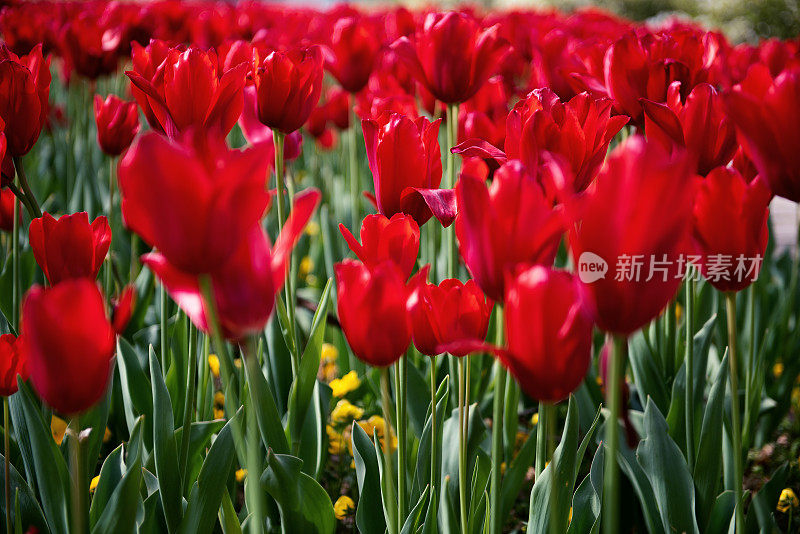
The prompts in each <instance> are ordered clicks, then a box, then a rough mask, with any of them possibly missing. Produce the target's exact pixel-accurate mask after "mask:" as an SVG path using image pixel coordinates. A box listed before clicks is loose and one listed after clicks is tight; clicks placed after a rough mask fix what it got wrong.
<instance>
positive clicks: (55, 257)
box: [28, 211, 111, 285]
mask: <svg viewBox="0 0 800 534" xmlns="http://www.w3.org/2000/svg"><path fill="white" fill-rule="evenodd" d="M28 238H29V240H30V244H31V249H33V256H34V257H35V258H36V263H38V264H39V267H41V269H42V271H43V272H44V275H45V277H47V281H48V282H49V283H50V285H56V284H58V283H59V282H61V281H62V280H70V279H73V278H88V279H90V280H94V279H95V278H97V273H98V272H99V271H100V266H101V265H103V260H105V258H106V254H107V253H108V249H109V247H110V246H111V228H110V227H109V226H108V219H107V218H106V217H105V215H101V216H100V217H98V218H96V219H95V220H94V221H93V222H92V223H91V224H89V215H88V214H87V213H86V212H85V211H82V212H79V213H73V214H71V215H62V216H61V217H59V218H58V219H55V218H53V216H52V215H50V214H49V213H46V212H45V214H44V215H43V216H42V217H40V218H38V219H34V220H32V221H31V225H30V228H29V229H28Z"/></svg>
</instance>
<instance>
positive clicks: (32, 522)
mask: <svg viewBox="0 0 800 534" xmlns="http://www.w3.org/2000/svg"><path fill="white" fill-rule="evenodd" d="M5 461H6V459H5V457H4V456H3V455H2V454H0V465H4V464H5ZM8 474H9V480H10V489H11V493H12V494H13V495H15V503H14V510H12V514H11V519H12V521H13V522H15V523H16V525H17V526H18V527H20V528H22V525H25V528H26V529H27V528H28V527H29V526H34V527H36V528H38V529H39V532H42V533H46V532H50V528H49V527H48V526H47V521H46V520H45V518H44V512H42V508H41V507H40V506H39V503H38V501H37V500H36V495H34V493H33V490H32V489H31V488H30V486H28V483H27V482H25V479H24V478H22V476H21V475H20V474H19V471H17V469H16V468H15V467H14V464H9V465H8ZM5 482H6V474H5V469H3V468H0V488H2V487H5ZM0 491H2V490H0ZM5 514H6V501H5V499H4V498H2V497H0V516H3V517H4V516H5Z"/></svg>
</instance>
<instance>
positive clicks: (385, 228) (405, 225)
mask: <svg viewBox="0 0 800 534" xmlns="http://www.w3.org/2000/svg"><path fill="white" fill-rule="evenodd" d="M339 231H340V232H341V233H342V236H343V237H344V239H345V241H347V246H349V247H350V250H352V251H353V253H354V254H355V255H356V256H358V259H359V260H361V261H362V262H363V263H364V264H365V265H367V266H368V267H370V268H372V267H377V266H378V265H379V264H380V263H382V262H383V261H386V260H390V261H392V262H393V263H394V264H395V265H397V267H398V268H399V269H400V272H402V273H403V275H404V276H405V278H406V279H408V277H409V276H411V272H412V271H413V270H414V266H415V265H416V263H417V255H418V254H419V226H417V223H416V222H415V221H414V219H412V218H411V217H409V216H408V215H404V214H402V213H396V214H394V215H392V218H391V219H388V218H386V217H384V216H383V215H380V214H376V215H367V216H366V217H364V220H363V221H361V243H359V242H358V240H356V238H355V237H354V236H353V234H351V233H350V230H348V229H347V228H345V226H344V225H343V224H340V225H339Z"/></svg>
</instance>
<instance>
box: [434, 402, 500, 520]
mask: <svg viewBox="0 0 800 534" xmlns="http://www.w3.org/2000/svg"><path fill="white" fill-rule="evenodd" d="M466 417H467V420H468V422H469V427H468V433H469V434H468V436H467V473H468V474H469V473H472V471H473V470H474V469H475V462H476V461H477V460H476V459H477V455H478V449H482V448H484V447H485V448H486V449H488V448H489V443H488V440H487V439H486V438H487V432H486V425H485V424H484V423H483V416H481V413H480V410H479V409H478V407H477V405H475V404H473V405H471V406H470V407H469V414H468V415H466ZM440 443H441V449H442V461H441V466H442V477H450V482H451V484H453V487H455V488H457V487H458V409H455V410H453V411H452V413H451V415H450V417H449V418H448V419H447V420H446V421H445V422H444V425H443V428H442V440H441V441H440ZM484 452H487V453H488V450H484ZM468 487H469V486H468ZM467 493H468V495H467V504H468V505H469V499H470V495H469V491H467ZM453 507H454V508H456V509H458V501H457V500H456V501H455V502H453Z"/></svg>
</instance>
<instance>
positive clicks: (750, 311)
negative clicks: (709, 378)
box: [742, 284, 761, 450]
mask: <svg viewBox="0 0 800 534" xmlns="http://www.w3.org/2000/svg"><path fill="white" fill-rule="evenodd" d="M747 320H748V330H749V335H750V344H749V346H748V354H747V363H746V365H745V370H744V421H743V422H742V428H743V429H744V430H743V435H742V445H743V447H744V449H745V450H747V449H749V448H750V442H751V437H750V426H751V421H752V419H753V414H752V410H751V408H750V406H751V405H752V399H753V395H756V398H759V399H760V398H761V390H760V389H759V390H758V391H755V388H754V387H753V386H754V384H753V373H754V372H755V364H756V325H755V323H756V302H755V287H754V285H753V284H750V286H749V287H748V288H747Z"/></svg>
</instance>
